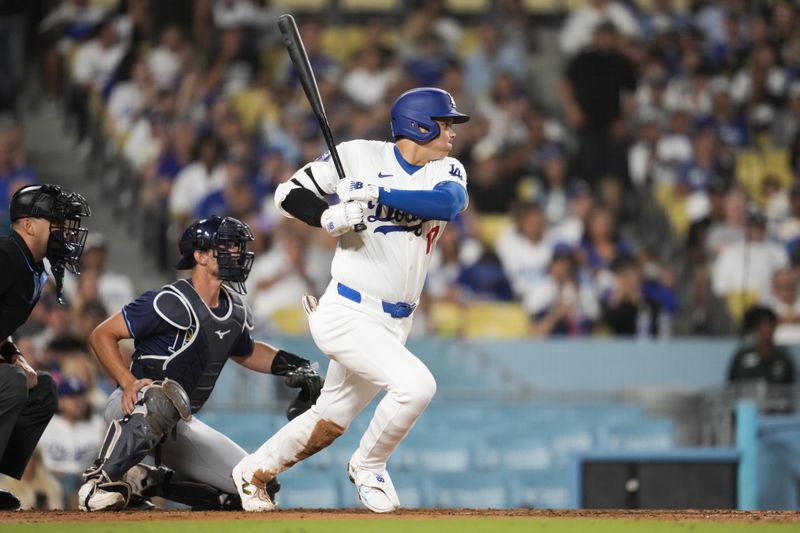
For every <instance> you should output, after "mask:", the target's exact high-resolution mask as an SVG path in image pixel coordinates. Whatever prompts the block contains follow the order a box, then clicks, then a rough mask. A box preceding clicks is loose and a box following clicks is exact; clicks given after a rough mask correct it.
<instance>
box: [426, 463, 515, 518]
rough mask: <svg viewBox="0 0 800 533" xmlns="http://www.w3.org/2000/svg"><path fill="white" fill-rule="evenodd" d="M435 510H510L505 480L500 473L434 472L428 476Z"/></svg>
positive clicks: (506, 481) (506, 479)
mask: <svg viewBox="0 0 800 533" xmlns="http://www.w3.org/2000/svg"><path fill="white" fill-rule="evenodd" d="M427 483H428V490H429V494H431V495H432V498H433V499H432V501H431V503H432V505H433V506H434V507H467V508H473V509H502V508H506V507H511V506H512V505H511V502H510V501H509V498H508V497H507V495H508V492H509V489H508V476H506V475H505V474H504V473H502V472H436V473H432V474H429V475H428V476H427Z"/></svg>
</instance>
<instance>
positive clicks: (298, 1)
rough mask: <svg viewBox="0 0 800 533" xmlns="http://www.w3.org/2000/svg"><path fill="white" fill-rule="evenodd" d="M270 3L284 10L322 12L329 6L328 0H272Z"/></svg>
mask: <svg viewBox="0 0 800 533" xmlns="http://www.w3.org/2000/svg"><path fill="white" fill-rule="evenodd" d="M271 4H272V6H273V7H275V8H280V9H283V10H286V11H307V12H308V11H311V12H322V11H326V10H329V9H330V7H331V2H330V0H272V2H271Z"/></svg>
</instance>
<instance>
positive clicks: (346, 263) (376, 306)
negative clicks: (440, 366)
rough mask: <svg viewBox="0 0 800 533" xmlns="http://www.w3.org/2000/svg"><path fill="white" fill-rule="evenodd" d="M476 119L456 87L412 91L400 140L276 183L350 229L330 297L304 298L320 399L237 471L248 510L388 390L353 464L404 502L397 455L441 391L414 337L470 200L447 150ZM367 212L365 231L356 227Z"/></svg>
mask: <svg viewBox="0 0 800 533" xmlns="http://www.w3.org/2000/svg"><path fill="white" fill-rule="evenodd" d="M467 120H469V116H467V115H464V114H462V113H460V112H459V111H458V110H457V109H456V105H455V102H454V101H453V98H452V97H451V96H450V94H449V93H447V92H446V91H443V90H441V89H436V88H430V87H425V88H419V89H414V90H411V91H408V92H406V93H404V94H402V95H401V96H400V97H399V98H398V99H397V100H396V101H395V103H394V105H393V106H392V111H391V125H392V133H393V135H394V138H395V143H387V142H378V141H366V140H357V141H351V142H346V143H342V144H341V145H340V146H339V147H338V150H339V153H340V155H341V158H342V164H343V166H344V169H345V172H346V174H347V175H348V176H352V177H351V178H345V179H342V180H339V179H338V177H337V174H336V170H335V167H334V165H333V163H332V161H331V160H330V157H329V155H325V156H323V157H321V158H319V159H318V160H317V161H314V162H312V163H309V164H307V165H306V166H305V167H303V168H302V169H300V170H299V171H298V172H297V173H296V174H295V175H294V176H293V177H292V178H291V179H290V180H289V181H287V182H285V183H283V184H281V185H280V186H279V187H278V189H277V190H276V192H275V203H276V205H277V206H278V208H279V209H280V210H281V212H282V213H283V214H284V215H286V216H288V217H295V218H298V219H300V220H303V221H305V222H306V223H307V224H309V225H311V226H316V227H322V228H324V229H325V230H326V231H327V232H328V233H330V234H331V235H333V236H337V237H339V243H338V247H337V250H336V254H335V256H334V259H333V263H332V265H331V273H332V276H333V279H332V281H331V283H330V285H329V286H328V288H327V290H326V292H325V294H324V295H323V296H322V298H321V299H320V301H319V305H318V306H317V305H316V301H315V300H314V299H313V298H312V297H306V298H305V299H304V305H305V307H306V312H307V313H308V316H309V325H310V328H311V333H312V335H313V337H314V341H315V342H316V343H317V346H319V348H320V350H321V351H322V352H323V353H325V354H326V355H327V356H328V357H329V358H330V359H331V361H330V365H329V367H328V372H327V375H326V381H325V386H324V388H323V390H322V394H321V395H320V397H319V399H318V400H317V403H316V405H314V406H312V407H311V409H309V410H308V411H306V412H305V413H304V414H302V415H300V416H299V417H297V418H295V419H294V420H293V421H292V422H290V423H289V424H287V425H286V426H284V427H283V428H282V429H281V430H280V431H278V432H277V433H276V434H275V435H274V436H273V437H272V438H270V439H269V440H268V441H267V442H265V443H264V444H263V445H262V446H261V447H260V448H259V449H258V450H257V451H256V452H255V453H253V454H252V455H249V456H247V457H245V458H244V459H242V460H241V461H240V462H239V464H237V465H236V467H235V468H234V469H233V473H232V475H233V479H234V482H235V483H236V486H237V488H238V490H239V495H240V496H241V498H242V506H243V508H244V509H245V510H246V511H267V510H272V509H274V507H275V506H274V502H272V501H271V500H270V498H269V496H268V495H267V493H266V491H265V490H263V489H264V488H265V487H266V485H267V484H268V483H269V482H270V481H271V480H272V479H274V478H275V476H277V475H278V474H279V473H281V472H282V471H284V470H286V469H287V468H289V467H291V466H292V465H294V464H295V463H297V462H298V461H301V460H303V459H306V458H307V457H310V456H311V455H313V454H314V453H316V452H318V451H320V450H322V449H323V448H325V447H327V446H328V445H330V444H331V443H332V442H333V441H334V440H335V439H336V438H337V437H339V436H340V435H341V434H343V433H344V432H345V430H346V429H347V427H348V426H349V424H350V422H351V421H352V420H353V419H354V418H355V417H356V416H357V415H358V413H359V412H360V411H361V410H362V409H363V408H364V407H365V406H366V405H367V404H368V403H369V402H370V401H371V400H372V398H373V397H374V396H375V395H376V394H377V393H378V391H380V390H381V389H384V390H386V395H385V396H384V397H383V399H382V400H381V401H380V403H379V405H378V408H377V409H376V411H375V414H374V416H373V418H372V421H371V422H370V425H369V427H368V428H367V431H366V432H365V433H364V435H363V437H362V438H361V442H360V444H359V447H358V449H357V450H356V451H355V453H353V455H352V457H351V459H350V461H349V464H348V466H347V469H348V474H349V476H350V479H351V480H352V481H353V483H354V484H355V486H356V491H357V493H358V497H359V499H360V500H361V502H362V503H363V504H364V505H365V506H366V507H367V508H369V509H371V510H372V511H375V512H379V513H382V512H390V511H394V510H395V509H397V508H398V507H399V506H400V502H399V500H398V497H397V492H396V491H395V489H394V486H393V485H392V480H391V478H390V477H389V474H388V472H387V471H386V463H387V461H388V460H389V457H390V455H391V454H392V452H393V451H394V449H395V447H396V446H397V444H398V443H399V442H400V441H401V440H403V438H404V437H405V436H406V434H407V433H408V432H409V430H410V429H411V428H412V426H413V425H414V422H415V421H416V420H417V417H419V415H420V414H421V413H422V412H423V411H424V410H425V408H426V407H427V406H428V404H429V403H430V401H431V399H432V398H433V395H434V393H435V391H436V382H435V381H434V379H433V376H432V375H431V373H430V371H429V370H428V369H427V367H425V365H424V364H423V363H422V362H421V361H420V360H419V359H417V358H416V357H415V356H414V354H413V353H411V352H410V351H408V349H406V347H405V341H406V338H407V336H408V333H409V330H410V329H411V321H412V318H413V314H414V310H415V308H416V306H417V302H418V300H419V296H420V293H421V292H422V287H423V283H424V281H425V276H426V273H427V269H428V265H429V263H430V258H431V251H432V250H433V247H434V246H435V245H436V242H437V241H438V239H439V237H440V236H441V234H442V232H443V231H444V228H445V226H446V224H447V222H448V221H450V220H453V219H454V218H455V217H456V215H457V214H458V213H459V212H460V211H462V210H463V209H464V208H465V207H466V205H467V191H466V183H467V182H466V180H467V176H466V172H465V171H464V167H463V166H462V165H461V163H460V162H459V161H458V160H456V159H454V158H451V157H448V154H449V153H450V151H451V149H452V142H453V139H454V138H455V136H456V134H455V132H454V131H453V125H454V124H458V123H463V122H466V121H467ZM333 193H336V194H337V195H338V196H339V199H340V203H338V204H336V205H333V206H329V205H328V204H327V203H326V202H325V201H324V199H323V198H324V197H325V196H326V195H329V194H333ZM362 221H363V222H364V223H365V224H366V226H367V228H366V230H365V231H363V232H358V233H356V232H354V231H351V230H352V228H354V227H355V226H356V225H357V224H358V223H360V222H362ZM251 486H255V487H257V488H258V489H260V490H257V491H253V490H252V487H251Z"/></svg>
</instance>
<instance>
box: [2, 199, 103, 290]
mask: <svg viewBox="0 0 800 533" xmlns="http://www.w3.org/2000/svg"><path fill="white" fill-rule="evenodd" d="M9 211H10V215H11V220H12V221H13V220H19V219H21V218H26V217H31V218H45V219H47V220H48V221H49V222H50V237H49V238H48V240H47V250H46V251H45V257H47V260H48V261H49V262H50V270H51V271H52V272H53V276H54V277H55V280H56V289H57V292H58V295H59V300H60V299H61V284H62V282H63V277H64V269H65V268H66V269H67V270H69V271H70V272H72V273H74V274H80V260H81V254H82V253H83V247H84V245H85V244H86V236H87V235H88V233H89V231H88V230H87V229H86V228H83V227H81V218H82V217H88V216H90V215H91V214H92V211H91V209H89V204H88V203H87V202H86V199H84V197H83V196H81V195H80V194H78V193H76V192H70V191H67V190H65V189H62V188H61V187H59V186H58V185H47V184H46V185H28V186H25V187H22V188H21V189H20V190H18V191H17V192H16V193H14V196H13V197H12V198H11V205H10V206H9Z"/></svg>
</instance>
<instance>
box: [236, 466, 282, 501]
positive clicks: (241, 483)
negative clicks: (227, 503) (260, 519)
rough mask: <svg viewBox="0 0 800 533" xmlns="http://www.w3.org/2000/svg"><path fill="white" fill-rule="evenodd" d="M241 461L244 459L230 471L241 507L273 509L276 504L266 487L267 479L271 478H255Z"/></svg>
mask: <svg viewBox="0 0 800 533" xmlns="http://www.w3.org/2000/svg"><path fill="white" fill-rule="evenodd" d="M243 462H244V459H243V460H241V461H239V462H238V463H237V464H236V466H234V467H233V472H231V477H232V478H233V484H234V485H236V491H237V492H238V493H239V497H240V498H241V499H242V509H244V510H245V511H248V512H265V511H274V510H275V508H276V507H277V505H275V501H274V500H273V499H272V496H270V490H269V488H268V487H269V485H270V483H269V481H272V480H269V481H264V480H261V479H259V478H257V477H256V476H254V475H253V472H251V471H246V470H245V468H244V466H243V465H242V463H243ZM273 480H274V478H273ZM273 496H274V493H273Z"/></svg>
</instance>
